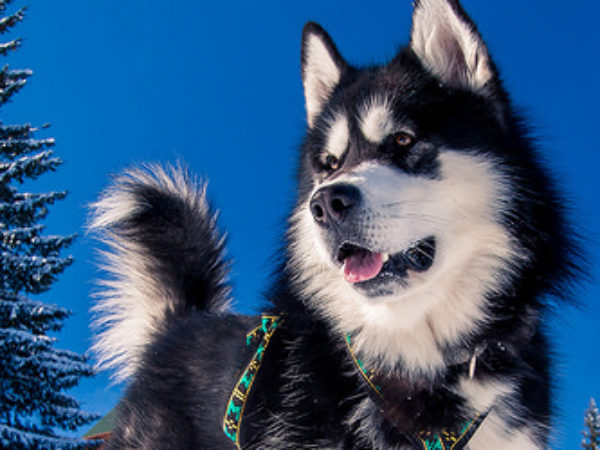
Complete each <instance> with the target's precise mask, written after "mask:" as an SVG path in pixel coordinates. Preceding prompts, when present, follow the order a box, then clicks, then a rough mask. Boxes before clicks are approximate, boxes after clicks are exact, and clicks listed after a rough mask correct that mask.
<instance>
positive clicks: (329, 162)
mask: <svg viewBox="0 0 600 450" xmlns="http://www.w3.org/2000/svg"><path fill="white" fill-rule="evenodd" d="M325 167H326V168H327V169H328V170H331V171H334V170H338V169H339V168H340V160H339V159H337V157H335V156H333V155H327V157H326V158H325Z"/></svg>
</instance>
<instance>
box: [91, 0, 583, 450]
mask: <svg viewBox="0 0 600 450" xmlns="http://www.w3.org/2000/svg"><path fill="white" fill-rule="evenodd" d="M301 61H302V80H303V84H304V92H305V98H306V110H307V124H308V127H307V134H306V137H305V140H304V143H303V146H302V151H301V154H300V164H299V176H298V181H299V184H298V186H299V187H298V200H297V203H296V206H295V208H294V209H293V211H292V212H291V214H290V218H289V228H288V231H287V235H286V247H285V251H284V254H283V263H282V264H281V267H279V269H278V271H277V274H276V276H275V279H274V281H273V285H272V287H271V289H270V290H269V291H268V292H267V300H268V302H269V303H270V306H269V307H268V308H267V311H266V312H267V313H270V314H277V315H279V316H281V317H282V320H283V322H282V324H281V326H280V327H279V328H278V329H277V331H276V333H275V334H274V335H273V337H272V338H271V339H270V341H269V343H268V344H269V346H268V349H267V350H266V351H265V353H264V359H263V360H261V365H260V369H259V370H258V374H257V375H256V377H255V378H254V379H253V381H252V385H251V390H250V394H249V395H248V397H247V399H246V403H245V405H244V408H243V414H242V416H241V417H242V421H241V429H240V432H239V435H238V438H239V439H238V440H237V442H234V441H232V439H230V438H228V437H227V436H226V435H225V433H223V417H224V414H225V411H226V408H227V406H228V402H229V401H230V396H231V395H233V394H232V391H233V390H234V387H235V386H236V383H237V382H238V380H239V378H240V373H241V372H242V371H243V369H244V367H245V366H246V364H248V362H249V361H250V358H251V357H252V354H251V353H249V350H248V346H247V344H246V341H247V333H249V332H250V331H251V330H253V329H256V327H257V324H258V323H259V319H258V318H256V317H245V316H239V315H236V314H234V313H232V312H230V311H229V309H228V308H227V305H228V302H229V293H230V290H229V287H228V286H227V282H226V275H227V267H228V263H227V262H226V260H225V259H224V256H223V246H224V242H223V237H222V235H221V233H220V232H219V231H218V230H217V229H216V226H215V222H216V220H215V214H214V213H213V212H211V209H210V207H209V205H208V202H207V200H206V198H205V188H204V186H198V185H197V184H196V183H194V182H193V181H190V179H189V177H188V176H187V175H186V174H185V171H183V170H182V169H180V168H178V169H173V168H168V169H162V168H160V167H157V166H150V167H147V168H145V169H142V170H133V171H130V172H128V173H126V174H125V175H123V176H122V177H120V178H118V179H116V181H115V182H114V184H113V186H112V187H110V188H109V189H108V190H107V191H106V193H105V194H104V195H103V196H102V198H101V199H100V200H99V201H98V203H96V204H95V205H94V218H93V221H92V228H93V229H95V230H98V231H99V232H100V233H101V236H102V237H103V240H104V241H105V243H106V244H107V245H108V251H107V252H106V254H105V256H106V262H107V263H106V269H107V271H108V273H109V274H110V275H111V276H110V277H109V280H108V281H106V282H105V283H104V290H103V291H102V292H101V295H100V301H99V303H98V304H97V306H96V307H95V311H96V312H97V314H98V317H97V319H96V324H97V326H98V328H99V329H100V333H99V337H98V341H97V343H96V344H95V349H96V351H97V352H98V354H99V355H100V360H101V364H102V365H103V366H105V367H108V368H115V369H117V372H116V373H117V375H116V376H117V378H118V379H120V380H121V379H129V387H128V390H127V393H126V395H125V397H124V399H123V400H122V402H121V404H120V405H119V414H118V418H117V423H116V425H115V429H114V432H113V436H112V438H111V439H110V441H109V442H108V443H107V446H108V448H125V447H135V448H173V449H181V448H228V447H233V446H238V447H242V448H278V449H279V448H311V447H312V448H378V449H390V448H421V447H418V445H420V444H419V442H420V441H419V439H421V437H422V436H424V434H422V432H429V433H430V436H435V435H438V436H441V435H442V434H443V433H444V432H447V431H456V430H460V428H461V427H462V426H464V424H465V423H467V422H468V421H469V420H470V419H472V418H473V417H478V416H481V417H484V420H483V422H482V423H481V425H480V426H479V428H478V429H477V431H476V433H475V434H474V435H473V436H472V438H471V439H470V440H469V441H468V444H467V445H468V448H470V449H487V448H494V449H502V448H511V449H515V448H518V449H541V448H546V447H547V444H548V438H549V433H550V428H551V424H552V422H551V417H552V402H551V392H550V390H551V389H550V388H551V382H552V379H551V360H550V353H549V349H548V343H547V338H546V336H545V334H544V328H543V323H542V322H543V318H544V313H545V311H546V309H547V306H548V303H549V301H550V300H549V298H550V297H552V298H555V299H556V298H558V299H564V298H566V295H565V293H566V292H568V290H567V287H568V283H569V281H570V280H571V279H572V278H573V276H574V274H575V272H576V271H575V269H574V267H575V265H574V259H575V256H574V255H575V254H576V252H575V246H574V244H573V240H572V238H571V232H570V229H569V227H568V225H567V223H566V221H565V218H564V211H563V207H562V202H561V199H560V196H559V195H558V194H557V192H556V189H555V188H554V184H553V181H552V179H551V177H550V175H549V174H548V172H547V170H546V169H545V168H544V167H543V166H542V165H541V163H540V162H539V157H538V154H537V151H536V149H535V147H534V145H533V143H532V141H531V139H530V138H529V137H528V135H527V132H526V130H525V127H524V126H523V123H522V120H521V118H520V117H519V115H518V114H517V113H516V112H515V110H514V108H513V107H512V106H511V104H510V101H509V98H508V95H507V94H506V93H505V91H504V89H503V87H502V83H501V81H500V79H499V77H498V74H497V70H496V68H495V66H494V64H493V62H492V60H491V58H490V55H489V52H488V49H487V47H486V46H485V43H484V41H483V39H482V38H481V36H480V35H479V32H478V31H477V29H476V27H475V25H474V24H473V22H472V21H471V20H470V19H469V17H468V16H467V15H466V13H465V12H464V11H463V9H462V7H461V6H460V5H459V3H458V1H456V0H420V1H417V2H416V3H415V11H414V15H413V27H412V33H411V39H410V43H409V45H408V46H407V47H405V48H403V49H401V50H400V52H399V53H398V54H397V56H396V57H395V58H394V59H393V60H392V61H391V62H390V63H389V64H387V65H384V66H374V67H368V68H363V69H357V68H354V67H352V66H351V65H349V64H348V63H347V62H346V61H344V60H343V58H342V56H341V55H340V54H339V52H338V50H337V49H336V47H335V45H334V43H333V41H332V39H331V38H330V37H329V35H327V33H326V32H325V31H324V30H323V29H322V28H321V27H320V26H319V25H317V24H314V23H309V24H307V25H306V27H305V29H304V32H303V38H302V58H301ZM347 342H348V343H349V344H347ZM356 357H358V358H359V359H360V364H362V365H363V367H365V368H367V369H366V370H369V371H372V372H369V373H372V374H374V375H373V376H374V378H372V379H371V381H369V382H365V379H364V378H363V376H362V374H361V369H360V366H359V365H357V364H355V363H354V358H356ZM373 380H374V381H373ZM370 386H371V387H370ZM419 436H421V437H419ZM463 444H464V442H463V443H462V444H461V445H463ZM415 446H417V447H415ZM457 448H458V447H457Z"/></svg>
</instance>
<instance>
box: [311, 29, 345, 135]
mask: <svg viewBox="0 0 600 450" xmlns="http://www.w3.org/2000/svg"><path fill="white" fill-rule="evenodd" d="M346 67H347V64H346V62H345V61H344V59H343V58H342V57H341V55H340V53H339V52H338V50H337V48H336V47H335V44H334V43H333V41H332V40H331V37H329V35H328V34H327V32H326V31H325V30H324V29H323V28H321V26H320V25H318V24H316V23H314V22H308V23H307V24H306V25H305V26H304V30H303V31H302V60H301V68H302V83H303V85H304V98H305V101H306V121H307V123H308V126H309V127H310V128H312V127H313V126H314V124H315V119H316V118H317V116H318V115H319V113H320V112H321V111H322V109H323V106H324V105H325V103H326V102H327V100H328V99H329V96H330V95H331V93H332V92H333V90H334V89H335V87H336V86H337V84H338V83H339V81H340V78H341V77H342V74H343V73H344V71H345V70H346Z"/></svg>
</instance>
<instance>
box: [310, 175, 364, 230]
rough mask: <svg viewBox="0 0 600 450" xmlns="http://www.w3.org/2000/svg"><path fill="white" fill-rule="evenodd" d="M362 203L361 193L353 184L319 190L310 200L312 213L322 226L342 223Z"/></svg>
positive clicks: (336, 185)
mask: <svg viewBox="0 0 600 450" xmlns="http://www.w3.org/2000/svg"><path fill="white" fill-rule="evenodd" d="M359 201H360V191H359V190H358V189H357V188H356V187H354V186H352V185H351V184H342V183H340V184H332V185H329V186H325V187H323V188H321V189H319V190H318V191H317V192H315V193H314V195H313V197H312V199H311V200H310V212H311V213H312V216H313V218H314V219H315V221H316V222H317V223H319V224H321V225H330V224H331V223H335V222H339V221H341V220H342V219H343V218H344V217H345V216H346V214H347V213H348V211H349V210H350V209H352V208H353V207H354V206H355V205H356V204H357V203H358V202H359Z"/></svg>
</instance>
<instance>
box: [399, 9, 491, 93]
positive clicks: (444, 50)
mask: <svg viewBox="0 0 600 450" xmlns="http://www.w3.org/2000/svg"><path fill="white" fill-rule="evenodd" d="M410 47H411V49H412V50H413V51H414V52H415V54H416V55H417V56H418V57H419V59H420V60H421V62H422V63H423V65H424V66H425V67H426V68H427V69H428V70H430V71H431V72H432V73H433V74H434V75H436V76H437V77H439V78H440V79H441V81H442V82H443V83H445V84H447V85H449V86H452V87H461V88H468V89H472V90H474V91H480V90H482V89H483V88H484V87H485V86H486V84H487V83H489V82H490V81H491V80H492V79H493V78H494V77H495V69H494V67H493V63H492V62H491V60H490V57H489V53H488V49H487V47H486V45H485V43H484V42H483V39H482V38H481V36H480V35H479V32H478V31H477V28H476V27H475V24H474V23H473V21H472V20H471V19H470V18H469V17H468V16H467V14H466V13H465V11H464V10H463V9H462V7H461V6H460V4H459V3H458V0H415V9H414V13H413V25H412V32H411V39H410Z"/></svg>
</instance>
